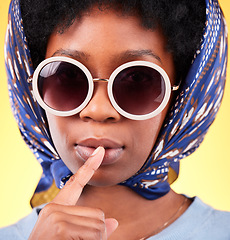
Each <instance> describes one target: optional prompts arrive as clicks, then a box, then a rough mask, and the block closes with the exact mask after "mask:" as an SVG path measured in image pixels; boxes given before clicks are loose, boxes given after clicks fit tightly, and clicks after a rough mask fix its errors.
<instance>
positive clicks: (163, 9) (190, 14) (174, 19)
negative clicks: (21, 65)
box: [20, 0, 206, 78]
mask: <svg viewBox="0 0 230 240" xmlns="http://www.w3.org/2000/svg"><path fill="white" fill-rule="evenodd" d="M96 4H97V5H98V7H99V9H101V10H102V11H103V9H104V8H105V7H106V8H109V7H112V8H115V9H116V8H117V10H119V11H121V12H122V14H124V15H127V14H133V13H137V14H138V15H139V16H140V18H141V20H142V24H143V26H144V27H145V28H147V29H154V28H156V27H157V26H160V27H161V28H162V30H163V33H164V35H165V36H166V39H167V49H168V51H170V52H171V53H172V54H173V58H174V63H175V67H176V72H177V75H178V77H180V78H181V77H182V78H183V77H184V76H185V75H186V74H187V71H188V69H189V67H190V65H191V62H192V60H193V58H194V54H195V53H196V50H198V49H199V46H200V44H201V41H202V35H203V31H204V28H205V21H206V10H205V8H206V4H205V0H78V1H77V0H21V1H20V6H21V12H22V19H23V25H24V31H25V34H26V37H27V40H28V44H29V48H30V52H31V57H32V62H33V65H34V67H36V66H37V65H38V64H39V63H40V62H41V61H42V60H43V59H44V57H45V52H46V45H47V41H48V38H49V36H50V34H51V33H52V32H53V31H54V30H56V28H57V29H58V31H59V32H60V33H62V32H64V31H65V29H67V28H68V27H69V26H70V25H71V24H72V23H73V22H74V21H75V19H80V17H81V15H82V14H83V13H85V12H87V11H89V10H90V8H92V7H93V6H95V5H96Z"/></svg>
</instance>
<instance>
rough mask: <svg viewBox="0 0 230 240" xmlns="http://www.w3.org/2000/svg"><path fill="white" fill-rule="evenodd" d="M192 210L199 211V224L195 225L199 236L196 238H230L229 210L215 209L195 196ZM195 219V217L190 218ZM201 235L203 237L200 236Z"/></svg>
mask: <svg viewBox="0 0 230 240" xmlns="http://www.w3.org/2000/svg"><path fill="white" fill-rule="evenodd" d="M195 203H196V204H195V206H194V211H195V212H198V211H200V212H201V213H200V214H199V215H198V217H199V218H198V222H199V224H200V225H199V226H197V230H199V231H198V232H196V235H197V236H199V238H197V239H205V238H206V239H210V240H212V239H223V240H224V239H226V240H227V239H230V227H229V222H230V212H227V211H220V210H216V209H214V208H213V207H211V206H209V205H207V204H205V203H204V202H202V201H201V200H200V199H199V198H196V202H195ZM191 220H193V221H197V218H196V219H191ZM202 236H203V237H202Z"/></svg>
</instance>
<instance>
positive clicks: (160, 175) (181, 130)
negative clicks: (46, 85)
mask: <svg viewBox="0 0 230 240" xmlns="http://www.w3.org/2000/svg"><path fill="white" fill-rule="evenodd" d="M206 19H207V22H206V28H205V31H204V35H203V39H202V42H201V45H200V48H199V49H197V52H196V54H195V58H194V61H193V63H192V64H191V68H190V70H189V72H188V75H187V77H186V78H185V79H182V83H181V86H180V89H179V90H178V96H177V98H176V100H175V102H174V103H173V107H172V109H171V110H170V111H169V114H168V118H166V121H165V123H164V124H163V128H162V131H161V133H160V134H159V136H158V139H157V141H156V144H155V146H154V148H153V149H152V152H151V154H150V157H149V158H148V159H147V160H146V163H145V164H144V166H143V167H142V168H141V169H140V170H139V171H138V173H137V174H135V175H134V176H132V177H131V178H129V179H127V180H126V181H124V182H122V183H120V184H122V185H125V186H127V187H129V188H131V189H132V190H134V191H135V192H137V193H138V194H140V195H141V196H143V197H145V198H147V199H157V198H159V197H161V196H163V195H165V194H166V193H167V192H168V191H169V190H170V186H169V183H170V182H172V181H174V180H175V179H176V178H177V176H178V173H179V160H180V159H182V158H184V157H186V156H188V155H189V154H191V153H192V152H194V151H195V150H196V149H197V147H198V146H199V145H200V143H201V142H202V141H203V138H204V136H205V134H206V132H207V130H208V128H209V127H210V125H211V123H212V122H213V121H214V119H215V116H216V113H217V111H218V109H219V107H220V103H221V100H222V97H223V91H224V85H225V79H226V64H227V29H226V25H225V20H224V18H223V14H222V12H221V9H220V7H219V4H218V1H217V0H206ZM5 62H6V69H7V76H8V84H9V96H10V99H11V107H12V111H13V113H14V116H15V118H16V120H17V123H18V126H19V129H20V132H21V135H22V137H23V139H24V140H25V142H26V144H27V145H28V146H29V147H30V149H31V150H32V151H33V153H34V155H35V157H36V158H37V160H38V161H39V163H40V164H41V166H42V168H43V174H42V177H41V179H40V181H39V183H38V186H37V188H36V192H41V191H45V190H47V189H49V188H50V187H51V185H52V183H53V179H54V180H55V182H56V185H57V187H59V188H62V187H63V185H64V184H65V182H66V180H68V178H69V176H70V175H71V174H72V173H71V172H70V170H69V169H68V168H67V167H66V165H65V164H64V162H63V161H62V159H60V157H59V155H58V153H57V152H56V150H55V147H54V145H53V142H52V139H51V137H50V135H49V130H48V128H47V125H46V124H45V120H44V119H45V114H44V111H43V110H42V109H41V108H40V106H39V105H38V104H37V102H36V101H35V100H34V97H33V93H32V92H31V82H28V81H27V79H28V77H30V76H31V75H32V73H33V71H34V69H33V66H32V62H31V56H30V51H29V46H28V43H27V40H26V36H25V33H24V30H23V22H22V17H21V12H20V5H19V0H12V2H11V4H10V8H9V24H8V27H7V34H6V44H5ZM197 167H198V166H197ZM204 171H205V169H204Z"/></svg>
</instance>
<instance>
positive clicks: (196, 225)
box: [0, 197, 230, 240]
mask: <svg viewBox="0 0 230 240" xmlns="http://www.w3.org/2000/svg"><path fill="white" fill-rule="evenodd" d="M40 208H41V207H38V208H34V209H33V211H32V212H31V214H29V215H28V216H27V217H25V218H23V219H22V220H20V221H19V222H17V223H15V224H13V225H11V226H8V227H5V228H1V229H0V240H24V239H28V237H29V235H30V232H31V231H32V229H33V227H34V225H35V223H36V221H37V218H38V213H37V211H38V209H40ZM229 222H230V212H224V211H218V210H215V209H213V208H212V207H210V206H208V205H207V204H205V203H203V202H202V201H201V200H200V199H199V198H198V197H195V198H194V201H193V202H192V204H191V205H190V207H189V208H188V209H187V210H186V211H185V212H184V213H183V214H182V215H181V216H180V217H179V218H178V219H177V220H176V221H175V222H173V223H172V224H171V225H169V226H168V227H167V228H166V229H164V230H163V231H162V232H160V233H158V234H157V235H155V236H153V237H150V238H148V240H155V239H157V240H229V239H230V226H229Z"/></svg>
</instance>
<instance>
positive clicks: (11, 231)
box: [0, 207, 41, 240]
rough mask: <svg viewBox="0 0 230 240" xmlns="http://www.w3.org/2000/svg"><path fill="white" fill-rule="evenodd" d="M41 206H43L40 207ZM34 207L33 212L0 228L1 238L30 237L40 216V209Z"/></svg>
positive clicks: (15, 239) (22, 238) (17, 239)
mask: <svg viewBox="0 0 230 240" xmlns="http://www.w3.org/2000/svg"><path fill="white" fill-rule="evenodd" d="M40 208H41V207H40ZM40 208H39V207H38V208H34V209H33V210H32V212H31V213H30V214H29V215H28V216H26V217H24V218H22V219H21V220H19V221H18V222H16V223H15V224H12V225H10V226H7V227H3V228H0V240H3V239H4V240H7V239H10V240H25V239H28V238H29V235H30V233H31V231H32V229H33V227H34V225H35V223H36V221H37V218H38V210H39V209H40Z"/></svg>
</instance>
